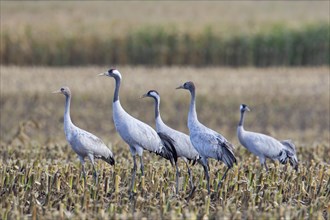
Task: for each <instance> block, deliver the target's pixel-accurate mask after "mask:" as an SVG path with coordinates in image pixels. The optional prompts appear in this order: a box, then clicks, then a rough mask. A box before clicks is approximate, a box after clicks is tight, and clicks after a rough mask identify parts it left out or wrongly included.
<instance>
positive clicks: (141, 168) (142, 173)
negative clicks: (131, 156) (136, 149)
mask: <svg viewBox="0 0 330 220" xmlns="http://www.w3.org/2000/svg"><path fill="white" fill-rule="evenodd" d="M140 170H141V176H144V164H143V158H142V155H140Z"/></svg>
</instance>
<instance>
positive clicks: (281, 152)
mask: <svg viewBox="0 0 330 220" xmlns="http://www.w3.org/2000/svg"><path fill="white" fill-rule="evenodd" d="M240 111H241V118H240V121H239V124H238V127H237V136H238V140H239V141H240V143H241V144H242V145H243V146H244V147H245V148H246V149H248V150H249V151H250V152H251V153H253V154H254V155H256V156H257V157H259V160H260V163H261V165H262V166H265V168H266V171H268V167H267V164H266V159H267V158H268V159H271V160H278V161H279V162H280V163H282V164H286V163H287V161H289V162H290V164H291V166H293V168H294V169H295V170H296V171H298V159H297V155H296V148H295V145H294V144H293V143H292V141H291V140H283V141H278V140H276V139H275V138H273V137H270V136H268V135H265V134H260V133H256V132H251V131H245V130H244V127H243V124H244V116H245V114H244V113H245V112H246V111H250V109H249V107H248V106H247V105H245V104H241V106H240Z"/></svg>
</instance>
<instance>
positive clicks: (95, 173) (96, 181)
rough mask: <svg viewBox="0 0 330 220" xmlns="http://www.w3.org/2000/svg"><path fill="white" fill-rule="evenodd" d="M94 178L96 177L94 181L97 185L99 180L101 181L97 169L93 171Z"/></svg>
mask: <svg viewBox="0 0 330 220" xmlns="http://www.w3.org/2000/svg"><path fill="white" fill-rule="evenodd" d="M93 178H94V183H95V185H97V184H98V182H99V178H98V174H97V172H96V171H95V172H94V173H93Z"/></svg>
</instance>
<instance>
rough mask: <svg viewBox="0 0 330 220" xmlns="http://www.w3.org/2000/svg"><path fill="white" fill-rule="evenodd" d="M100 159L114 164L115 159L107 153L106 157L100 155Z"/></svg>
mask: <svg viewBox="0 0 330 220" xmlns="http://www.w3.org/2000/svg"><path fill="white" fill-rule="evenodd" d="M101 159H102V160H104V161H105V162H107V163H108V164H110V165H115V159H114V158H113V156H111V155H109V156H108V157H101Z"/></svg>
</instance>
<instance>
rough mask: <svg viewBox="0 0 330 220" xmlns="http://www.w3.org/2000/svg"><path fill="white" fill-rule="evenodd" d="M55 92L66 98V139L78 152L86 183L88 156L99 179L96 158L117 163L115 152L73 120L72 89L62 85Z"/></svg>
mask: <svg viewBox="0 0 330 220" xmlns="http://www.w3.org/2000/svg"><path fill="white" fill-rule="evenodd" d="M54 93H62V94H63V95H64V96H65V98H66V102H65V112H64V133H65V137H66V140H67V141H68V142H69V144H70V145H71V147H72V149H73V150H74V151H75V152H76V153H77V155H78V157H79V159H80V162H81V165H82V172H83V176H84V179H85V183H86V172H85V166H84V163H85V160H84V159H85V157H88V158H89V159H90V161H91V162H92V165H93V170H94V178H95V181H97V172H96V169H95V164H94V159H95V158H100V159H102V160H104V161H106V162H107V163H109V164H110V165H114V164H115V160H114V157H113V153H112V152H111V150H110V149H109V148H108V147H107V146H106V145H105V144H104V143H103V141H102V140H101V139H100V138H98V137H96V136H95V135H93V134H91V133H89V132H87V131H85V130H83V129H80V128H78V127H77V126H75V125H74V124H73V123H72V121H71V116H70V103H71V91H70V89H69V88H68V87H62V88H61V89H60V90H58V91H55V92H54Z"/></svg>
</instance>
